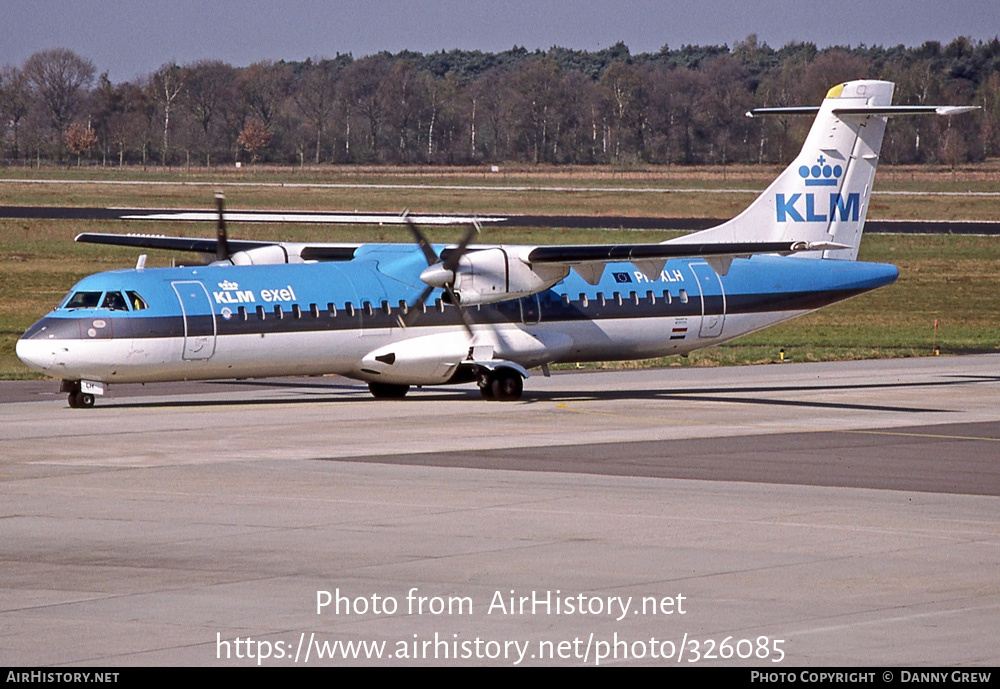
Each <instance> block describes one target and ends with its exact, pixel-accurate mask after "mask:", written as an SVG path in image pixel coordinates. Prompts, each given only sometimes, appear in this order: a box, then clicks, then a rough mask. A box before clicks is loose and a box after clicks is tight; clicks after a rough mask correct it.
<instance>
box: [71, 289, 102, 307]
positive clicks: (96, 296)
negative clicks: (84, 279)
mask: <svg viewBox="0 0 1000 689" xmlns="http://www.w3.org/2000/svg"><path fill="white" fill-rule="evenodd" d="M101 294H102V292H77V293H76V294H74V295H73V296H71V297H70V298H69V300H68V301H67V302H66V306H65V308H67V309H96V308H97V305H98V304H100V303H101Z"/></svg>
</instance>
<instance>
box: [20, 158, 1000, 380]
mask: <svg viewBox="0 0 1000 689" xmlns="http://www.w3.org/2000/svg"><path fill="white" fill-rule="evenodd" d="M777 172H778V170H777V168H741V169H726V170H722V169H718V168H716V169H674V168H671V169H655V170H613V169H591V168H586V169H563V168H548V169H535V168H524V169H511V170H508V171H504V172H501V173H488V172H483V171H482V170H469V169H467V168H458V169H447V170H440V169H428V170H418V169H397V170H393V169H390V170H376V169H356V168H352V169H342V168H329V169H326V168H324V169H321V170H310V169H306V170H298V169H288V170H275V169H264V168H261V169H260V170H256V171H255V170H249V171H243V172H240V173H236V172H235V171H231V170H225V171H212V172H210V173H205V172H194V173H187V172H185V171H183V170H170V171H164V170H152V171H146V172H142V171H135V170H133V171H127V172H121V171H117V170H101V169H86V168H84V169H81V170H78V169H75V168H74V169H43V170H40V171H35V170H22V169H16V170H11V169H4V170H0V178H2V180H0V205H5V206H14V205H50V206H97V207H105V206H129V207H184V208H191V207H200V208H206V209H207V208H210V207H211V206H212V191H213V187H214V186H215V185H217V184H220V183H224V184H238V185H240V186H226V187H224V190H225V193H226V197H227V206H228V207H229V208H231V209H241V208H255V209H322V210H367V211H387V212H400V211H401V210H402V209H404V208H408V209H410V210H411V211H412V212H462V213H482V214H487V213H514V212H516V213H532V214H536V213H537V214H571V215H588V214H589V215H598V216H600V215H637V216H638V215H650V216H696V217H718V218H728V217H731V216H733V215H736V214H737V213H738V212H739V211H740V210H742V209H743V208H744V207H745V206H746V205H747V204H748V203H749V202H750V201H751V200H752V199H753V197H754V196H755V194H756V192H757V191H759V190H760V189H763V188H764V187H765V186H766V185H767V183H769V182H770V181H771V179H773V177H774V176H775V175H776V174H777ZM15 178H16V179H15ZM33 180H67V183H58V184H49V183H45V184H41V183H35V182H34V181H33ZM135 182H140V184H135ZM146 182H155V183H156V184H144V183H146ZM244 184H245V185H247V186H242V185H244ZM347 184H355V185H361V184H377V185H398V186H399V187H405V188H354V187H352V188H346V187H330V186H316V185H347ZM298 185H306V186H298ZM308 185H313V186H308ZM411 187H416V188H411ZM454 187H472V188H471V189H465V188H463V189H458V188H454ZM486 187H488V188H486ZM500 187H507V188H500ZM511 187H530V188H528V189H525V188H520V189H513V188H511ZM678 189H684V190H692V191H670V190H678ZM696 190H723V191H726V192H727V193H704V192H703V191H696ZM734 190H737V191H734ZM738 190H745V191H738ZM875 190H876V194H875V195H874V196H873V198H872V202H871V209H870V211H869V217H870V218H877V219H910V218H913V219H934V220H947V219H955V220H995V219H1000V166H996V165H986V166H980V167H976V168H968V169H962V170H957V171H954V172H953V171H950V170H928V169H924V168H896V169H892V168H890V169H889V170H884V169H880V171H879V176H878V178H877V180H876V187H875ZM879 192H881V193H879ZM913 192H919V193H913ZM970 192H971V193H970ZM82 231H90V232H148V233H167V234H185V235H189V236H191V235H196V236H213V234H214V228H213V227H212V226H211V224H207V223H206V224H204V225H198V224H184V225H182V226H169V225H167V224H165V223H152V222H121V221H119V222H97V221H86V222H71V223H67V222H60V221H52V220H0V262H2V267H3V270H2V271H0V295H2V304H3V306H2V310H0V378H7V379H10V378H30V377H34V374H32V373H31V372H30V371H28V370H27V369H26V368H25V367H24V366H23V365H22V364H21V363H20V362H19V361H17V359H16V357H15V356H14V343H15V342H16V340H17V338H18V337H19V336H20V334H21V332H23V331H24V330H25V329H26V328H27V327H28V326H29V325H31V323H33V322H34V321H35V320H37V319H38V318H39V317H41V316H42V315H43V314H44V313H46V312H47V311H48V310H49V309H51V308H52V306H54V305H55V304H56V302H58V300H59V299H60V298H61V297H62V296H63V295H64V294H65V293H66V292H67V291H68V290H69V288H70V287H71V286H72V285H73V283H74V282H76V281H77V280H79V279H80V278H82V277H83V276H85V275H88V274H90V273H93V272H97V271H100V270H112V269H116V268H124V267H131V266H133V265H134V264H135V259H136V255H137V254H138V253H139V252H137V251H135V250H129V249H123V248H118V247H101V246H95V245H85V244H76V243H74V242H73V241H72V237H73V236H74V235H76V234H77V233H79V232H82ZM230 232H231V235H232V236H234V237H240V238H258V237H259V238H268V239H286V240H297V241H309V240H312V241H368V242H378V241H400V242H408V241H410V238H409V235H408V234H407V233H406V231H405V230H404V229H400V228H392V227H331V226H320V225H281V226H278V225H261V224H254V225H240V224H234V225H232V226H231V227H230ZM428 234H429V235H430V236H431V239H432V240H433V241H442V242H445V241H452V240H453V239H454V238H455V237H456V235H457V232H456V231H455V230H454V229H451V230H448V229H444V230H428ZM670 236H672V235H671V234H670V233H664V232H644V233H641V235H638V236H637V233H629V236H628V238H627V239H624V240H623V237H622V233H621V232H620V231H612V230H567V229H560V228H536V229H493V230H489V231H488V233H487V234H486V235H485V236H484V237H483V241H487V242H505V243H530V244H537V243H597V242H621V241H650V242H652V241H662V240H663V239H667V238H669V237H670ZM171 258H172V257H171V256H170V255H169V254H165V253H163V252H152V253H151V255H150V260H149V265H151V266H153V265H169V262H170V260H171ZM860 258H861V260H868V261H881V262H887V263H894V264H895V265H897V266H899V268H900V279H899V280H898V281H897V282H896V283H895V284H893V285H891V286H889V287H886V288H883V289H881V290H878V291H876V292H873V293H869V294H867V295H864V296H862V297H859V298H857V299H854V300H850V301H848V302H844V303H841V304H838V305H835V306H833V307H830V308H828V309H824V310H821V311H818V312H816V313H814V314H810V315H808V316H805V317H803V318H800V319H797V320H795V321H792V322H790V323H787V324H784V325H780V326H776V327H774V328H771V329H768V330H765V331H762V332H760V333H757V334H754V335H750V336H748V337H745V338H742V339H740V340H737V341H735V342H732V343H728V344H725V345H721V346H719V347H714V348H712V349H708V350H703V351H701V352H696V353H694V354H692V355H691V356H690V357H689V358H687V359H680V358H677V357H671V358H667V359H663V360H657V361H655V362H648V361H647V362H629V363H618V364H613V365H614V366H642V365H645V366H648V365H718V364H736V363H764V362H773V361H778V360H779V358H780V354H779V353H780V351H781V350H782V349H784V351H785V355H786V358H787V359H790V360H794V361H803V360H825V359H856V358H872V357H891V356H918V355H929V354H931V352H932V347H933V345H934V344H936V345H937V346H939V347H940V348H941V351H942V353H945V354H948V353H962V352H975V351H997V350H998V349H1000V328H998V326H997V323H998V320H1000V300H998V297H997V296H996V294H997V278H996V276H997V273H998V267H1000V238H997V237H964V236H892V235H881V236H874V235H866V237H865V238H864V240H863V241H862V247H861V256H860ZM185 259H186V260H189V257H185ZM935 320H936V321H937V322H938V324H939V327H938V329H937V332H936V333H935V331H934V322H935Z"/></svg>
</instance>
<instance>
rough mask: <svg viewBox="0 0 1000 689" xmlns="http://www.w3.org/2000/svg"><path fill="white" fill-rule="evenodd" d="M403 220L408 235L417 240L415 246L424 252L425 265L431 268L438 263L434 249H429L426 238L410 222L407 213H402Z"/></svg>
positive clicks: (414, 224)
mask: <svg viewBox="0 0 1000 689" xmlns="http://www.w3.org/2000/svg"><path fill="white" fill-rule="evenodd" d="M403 219H404V220H405V221H406V226H407V227H409V228H410V233H411V234H413V238H414V239H415V240H417V246H419V247H420V250H421V251H423V252H424V258H425V259H427V265H429V266H432V265H434V264H435V263H437V262H438V257H437V254H436V253H434V249H433V248H431V243H430V242H428V241H427V237H425V236H424V233H423V232H421V231H420V228H419V227H417V225H416V223H414V222H413V221H412V220H410V216H409V213H408V212H407V211H403Z"/></svg>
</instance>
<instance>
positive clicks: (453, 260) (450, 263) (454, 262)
mask: <svg viewBox="0 0 1000 689" xmlns="http://www.w3.org/2000/svg"><path fill="white" fill-rule="evenodd" d="M481 229H482V227H481V226H480V225H479V221H474V222H473V223H472V225H470V226H469V229H468V230H466V232H465V236H463V237H462V241H460V242H459V243H458V247H457V248H455V249H453V250H452V251H449V252H448V258H447V259H445V261H444V263H443V266H444V269H445V270H448V271H453V270H455V268H457V267H458V262H459V260H461V258H462V256H464V255H465V250H466V249H468V248H469V244H470V243H471V242H472V238H473V237H475V236H476V235H477V234H479V232H480V230H481Z"/></svg>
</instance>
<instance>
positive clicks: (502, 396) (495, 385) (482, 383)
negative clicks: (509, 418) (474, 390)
mask: <svg viewBox="0 0 1000 689" xmlns="http://www.w3.org/2000/svg"><path fill="white" fill-rule="evenodd" d="M476 384H477V385H479V392H480V393H482V395H483V397H485V398H486V399H488V400H499V401H501V402H512V401H514V400H519V399H521V393H522V392H523V391H524V379H523V378H522V377H521V374H520V373H518V372H517V371H514V370H513V369H509V368H498V369H496V370H493V371H487V370H481V371H480V372H479V373H478V375H477V376H476Z"/></svg>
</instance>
